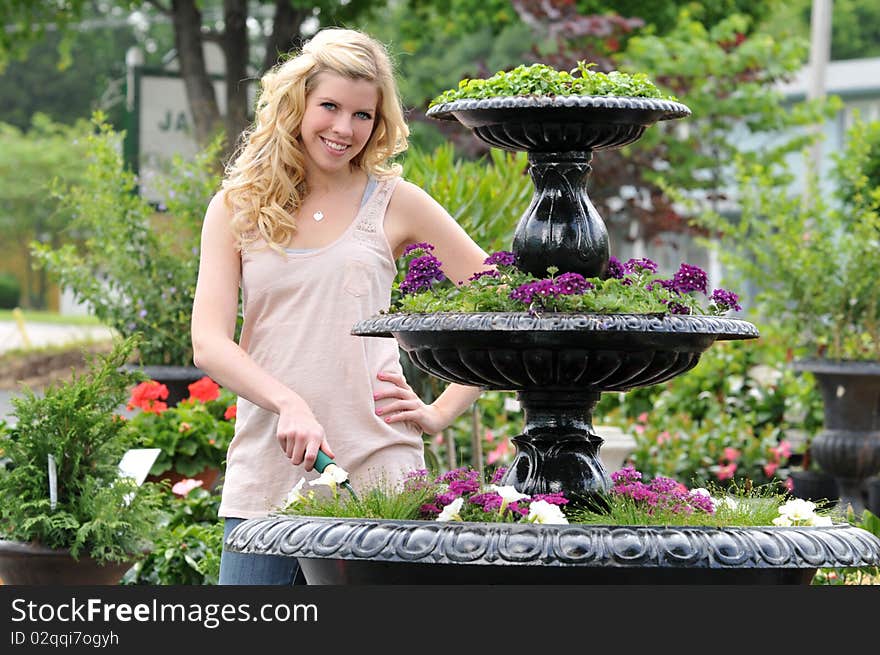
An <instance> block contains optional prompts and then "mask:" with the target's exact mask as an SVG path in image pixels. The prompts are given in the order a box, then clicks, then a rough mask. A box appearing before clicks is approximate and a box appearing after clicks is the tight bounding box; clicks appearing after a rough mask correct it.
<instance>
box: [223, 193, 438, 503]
mask: <svg viewBox="0 0 880 655" xmlns="http://www.w3.org/2000/svg"><path fill="white" fill-rule="evenodd" d="M399 181H400V178H397V177H395V178H391V179H387V180H382V181H380V182H379V183H378V184H377V185H376V187H375V190H374V191H373V192H372V194H371V195H370V197H369V198H368V199H367V200H366V202H365V203H364V204H363V205H362V206H361V208H360V211H359V212H358V214H357V215H356V216H355V218H354V220H353V221H352V222H351V225H349V226H348V228H347V229H346V230H345V232H344V233H343V234H342V236H340V237H339V238H338V239H337V240H336V241H334V242H333V243H331V244H329V245H327V246H325V247H323V248H318V249H315V250H307V251H293V252H288V253H285V254H282V253H279V252H277V251H276V250H274V249H272V248H266V247H259V245H257V246H255V247H252V248H249V249H248V250H247V251H245V252H242V256H241V274H242V277H241V288H242V302H243V310H244V324H243V326H242V332H241V339H240V344H241V347H242V348H243V349H244V350H245V351H246V352H248V353H249V354H250V356H251V357H252V358H253V359H254V361H256V363H257V364H259V365H260V366H261V367H263V368H264V369H266V370H267V371H268V372H269V373H271V374H272V375H273V376H275V377H277V378H278V379H279V380H281V381H282V382H283V383H284V384H286V385H288V386H289V387H290V388H291V389H293V390H294V391H295V392H296V393H298V394H299V395H300V396H302V398H303V399H304V400H305V401H306V402H307V403H308V404H309V407H311V409H312V412H313V413H314V415H315V417H316V418H317V419H318V422H320V423H321V425H322V426H323V427H324V430H325V432H326V434H327V440H328V441H329V442H330V445H331V447H332V448H333V452H334V454H335V455H336V461H337V463H338V464H339V465H340V466H341V467H342V468H344V469H345V470H346V471H348V472H349V474H350V479H351V483H352V486H353V487H354V489H355V490H356V491H365V490H366V489H368V488H369V487H371V486H376V485H379V484H391V485H394V484H397V483H399V482H400V480H402V478H403V477H404V475H405V474H406V473H407V472H409V471H412V470H414V469H418V468H423V467H424V451H423V443H422V435H421V431H420V430H419V428H418V426H415V425H413V424H411V423H393V424H388V423H386V422H385V420H384V417H381V416H377V415H376V411H375V410H376V408H377V406H378V407H382V406H383V405H387V404H388V403H389V402H392V401H391V400H380V401H374V400H373V394H374V393H375V392H376V391H378V390H380V389H383V388H386V387H393V386H394V385H393V384H391V383H389V382H383V381H380V380H378V379H377V377H376V374H377V373H378V372H379V371H395V372H397V373H402V371H401V366H400V359H399V350H398V346H397V342H396V341H395V340H394V339H387V338H376V337H357V336H353V335H352V334H351V328H352V326H353V325H354V324H355V323H356V322H357V321H359V320H361V319H364V318H369V317H370V316H373V315H375V314H376V313H377V312H378V311H379V310H381V309H387V308H388V305H389V304H390V300H391V284H392V282H393V281H394V278H395V276H396V274H397V269H396V266H395V263H394V256H393V254H392V252H391V248H390V246H389V245H388V240H387V239H386V238H385V230H384V227H383V224H384V218H385V211H386V209H387V207H388V201H389V200H390V198H391V194H392V193H393V192H394V189H395V187H396V186H397V183H398V182H399ZM277 422H278V415H277V414H275V413H273V412H270V411H267V410H265V409H263V408H261V407H259V406H257V405H255V404H253V403H251V402H249V401H247V400H245V399H243V398H239V400H238V413H237V417H236V420H235V436H234V438H233V439H232V443H231V444H230V446H229V450H228V453H227V461H226V471H225V477H224V482H223V489H222V500H221V504H220V511H219V514H220V516H223V517H236V518H245V519H247V518H257V517H263V516H266V515H267V514H269V513H271V512H273V511H274V510H276V509H279V508H281V507H283V505H284V503H285V501H286V498H287V494H288V492H289V491H290V489H291V488H292V487H293V486H294V485H295V484H296V483H297V482H298V481H299V480H300V479H301V478H302V477H305V478H306V479H307V480H312V479H314V478H316V477H317V474H316V472H315V471H311V472H309V473H306V472H305V470H304V469H303V467H302V466H294V465H292V464H291V463H290V460H289V459H287V457H286V456H285V455H284V453H283V452H282V450H281V447H280V446H279V444H278V441H277V439H276V437H275V429H276V425H277ZM313 488H314V489H317V487H313ZM342 493H346V492H344V491H343V492H342Z"/></svg>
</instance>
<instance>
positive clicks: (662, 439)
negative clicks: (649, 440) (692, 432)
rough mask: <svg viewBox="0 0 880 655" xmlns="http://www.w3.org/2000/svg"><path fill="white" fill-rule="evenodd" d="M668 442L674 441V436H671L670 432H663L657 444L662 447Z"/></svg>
mask: <svg viewBox="0 0 880 655" xmlns="http://www.w3.org/2000/svg"><path fill="white" fill-rule="evenodd" d="M667 441H672V435H671V434H669V430H663V432H661V433H660V434H658V435H657V443H658V444H660V445H661V446H662V445H663V444H665V443H666V442H667Z"/></svg>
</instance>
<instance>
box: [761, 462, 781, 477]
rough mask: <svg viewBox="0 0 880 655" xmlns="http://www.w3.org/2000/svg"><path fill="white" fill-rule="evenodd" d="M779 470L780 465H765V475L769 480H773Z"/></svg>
mask: <svg viewBox="0 0 880 655" xmlns="http://www.w3.org/2000/svg"><path fill="white" fill-rule="evenodd" d="M778 468H779V464H777V463H776V462H767V463H766V464H764V475H766V476H767V477H768V478H772V477H773V474H774V473H776V469H778Z"/></svg>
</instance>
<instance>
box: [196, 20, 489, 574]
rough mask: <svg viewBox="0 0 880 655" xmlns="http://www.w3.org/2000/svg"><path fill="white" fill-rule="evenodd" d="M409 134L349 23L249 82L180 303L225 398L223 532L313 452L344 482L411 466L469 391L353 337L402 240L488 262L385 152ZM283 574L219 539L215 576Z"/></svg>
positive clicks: (368, 48)
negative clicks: (434, 392)
mask: <svg viewBox="0 0 880 655" xmlns="http://www.w3.org/2000/svg"><path fill="white" fill-rule="evenodd" d="M408 133H409V130H408V128H407V126H406V124H405V122H404V118H403V113H402V111H401V105H400V99H399V94H398V91H397V86H396V83H395V80H394V75H393V69H392V65H391V62H390V59H389V57H388V54H387V52H386V50H385V48H384V47H383V46H382V45H381V44H380V43H378V42H377V41H375V40H374V39H372V38H370V37H369V36H367V35H365V34H363V33H361V32H358V31H354V30H345V29H336V28H333V29H325V30H322V31H320V32H318V33H317V34H316V35H315V36H314V37H313V38H312V39H310V40H309V41H308V42H307V43H306V44H305V45H304V47H303V49H302V51H301V52H299V53H298V54H296V56H293V57H292V58H290V59H288V60H287V61H285V62H284V63H282V64H280V65H279V66H277V67H276V68H274V69H273V70H272V71H270V72H269V73H267V74H266V75H265V76H264V77H263V79H262V81H261V90H260V96H259V100H258V104H257V110H256V118H255V122H254V125H253V126H252V128H251V129H250V130H249V131H247V132H246V133H245V134H244V135H242V140H241V145H240V147H239V151H238V154H237V157H236V158H235V159H234V161H233V162H232V163H231V165H230V166H229V168H228V170H227V174H226V176H225V178H224V182H223V188H222V189H221V190H220V192H219V193H217V195H216V196H215V197H214V198H213V199H212V200H211V202H210V204H209V206H208V209H207V212H206V214H205V221H204V227H203V230H202V237H201V239H202V240H201V254H200V257H201V259H200V266H199V279H198V284H197V288H196V294H195V302H194V306H193V316H192V340H193V348H194V352H195V363H196V365H197V366H198V367H199V368H201V369H202V370H203V371H205V373H207V374H208V375H210V376H211V377H212V378H214V379H215V380H216V381H218V382H219V383H221V384H222V385H224V386H225V387H227V388H229V389H231V390H232V391H233V392H235V393H236V394H238V396H239V401H238V414H237V418H236V431H235V437H234V439H233V441H232V443H231V445H230V447H229V452H228V456H227V465H226V471H225V478H224V484H223V492H222V501H221V506H220V516H222V517H224V518H225V523H226V534H227V535H228V533H229V530H231V529H232V528H233V527H234V526H235V525H237V524H238V523H239V522H240V521H241V520H243V519H248V518H254V517H262V516H265V515H267V514H268V513H269V512H270V511H272V510H273V509H276V508H278V507H280V506H283V505H284V501H285V498H286V496H287V494H288V492H289V491H290V489H291V488H292V487H293V486H294V485H295V484H296V483H297V482H298V481H299V480H300V479H301V478H302V477H303V476H304V475H305V477H307V478H309V477H314V476H315V473H314V472H313V471H312V468H313V465H314V462H315V457H316V454H317V452H318V450H319V449H322V450H324V452H326V453H327V454H328V455H330V456H331V457H334V458H335V459H336V461H337V462H338V463H339V465H340V466H342V468H344V469H346V470H347V471H348V472H349V473H350V478H351V481H352V484H353V486H354V488H358V487H360V488H367V487H368V486H369V485H370V484H372V483H376V482H378V481H379V480H382V481H383V482H388V481H395V480H399V479H401V478H402V476H403V475H404V474H405V473H406V472H407V471H410V470H412V469H417V468H422V467H423V466H424V458H423V442H422V433H427V434H435V433H437V432H439V431H440V430H442V429H443V428H445V427H446V426H448V425H449V424H450V423H451V422H452V421H453V420H454V419H455V418H456V417H457V416H458V415H460V414H461V413H462V412H463V411H464V410H465V409H466V408H467V407H468V406H470V405H471V404H472V403H473V401H474V400H475V399H476V398H477V396H478V395H479V390H478V389H474V388H471V387H463V386H459V385H454V384H453V385H449V386H448V387H447V388H446V390H445V391H444V393H443V394H442V395H441V396H440V397H439V398H437V400H436V401H435V402H433V403H431V404H430V405H427V404H425V403H424V402H422V401H421V399H419V397H418V396H417V395H416V394H415V393H414V392H413V390H412V389H411V388H410V387H409V385H408V384H407V382H406V380H405V379H404V376H403V372H402V370H401V367H400V363H399V355H398V349H397V343H396V342H395V341H394V340H393V339H375V338H361V337H356V336H352V335H351V334H350V331H351V328H352V326H353V325H354V323H355V322H357V321H358V320H360V319H363V318H368V317H370V316H372V315H375V314H376V313H377V312H378V311H379V310H380V309H384V308H387V307H388V305H389V302H390V289H391V284H392V282H393V280H394V277H395V275H396V266H395V260H396V259H397V258H398V257H400V256H401V254H402V253H403V251H404V249H405V247H406V246H407V245H410V244H414V243H419V242H429V243H431V244H433V245H434V246H435V251H434V253H433V254H434V255H436V257H437V258H438V259H439V260H440V261H441V262H443V271H444V273H445V274H446V275H447V276H448V277H449V278H451V279H452V280H453V281H455V282H464V281H465V280H467V278H468V277H469V276H471V275H472V274H473V273H474V272H475V271H478V270H482V269H484V268H487V267H486V266H485V265H484V264H483V262H484V260H485V258H486V253H485V252H484V251H483V250H482V249H481V248H480V247H479V246H478V245H477V244H475V243H474V242H473V241H472V240H471V239H470V238H469V237H468V236H467V234H466V233H465V232H464V231H463V230H462V229H461V228H460V226H459V225H458V224H457V223H456V222H455V220H454V219H453V218H452V217H451V216H450V215H449V214H448V213H447V212H446V211H445V210H444V209H443V208H442V207H441V206H440V205H439V204H438V203H437V202H435V201H434V200H433V199H432V198H431V197H430V196H429V195H428V194H427V193H425V192H424V191H423V190H421V189H420V188H418V187H417V186H415V185H413V184H411V183H409V182H406V181H404V180H402V179H401V178H400V175H399V168H400V167H399V166H398V165H395V164H391V163H390V160H391V158H392V157H394V156H395V155H397V154H399V153H400V152H402V151H403V150H405V149H406V145H407V136H408ZM239 290H240V291H241V298H242V306H243V311H244V324H243V327H242V332H241V338H240V340H239V342H238V343H236V342H235V340H234V336H233V335H234V329H235V324H236V316H237V310H238V302H239ZM297 570H298V566H297V563H296V560H295V559H294V558H285V557H274V556H267V555H245V554H240V553H230V552H226V551H225V550H224V552H223V554H222V557H221V572H220V583H221V584H293V583H294V580H295V579H296V576H297ZM300 581H301V578H300Z"/></svg>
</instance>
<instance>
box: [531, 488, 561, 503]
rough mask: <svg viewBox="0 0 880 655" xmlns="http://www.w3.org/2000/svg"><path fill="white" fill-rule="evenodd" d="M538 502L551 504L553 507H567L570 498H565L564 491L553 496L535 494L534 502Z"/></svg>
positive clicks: (552, 494)
mask: <svg viewBox="0 0 880 655" xmlns="http://www.w3.org/2000/svg"><path fill="white" fill-rule="evenodd" d="M536 500H543V501H545V502H548V503H550V504H551V505H560V506H561V505H567V504H568V498H566V497H565V493H564V492H562V491H556V492H554V493H551V494H535V495H534V496H532V502H534V501H536Z"/></svg>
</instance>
